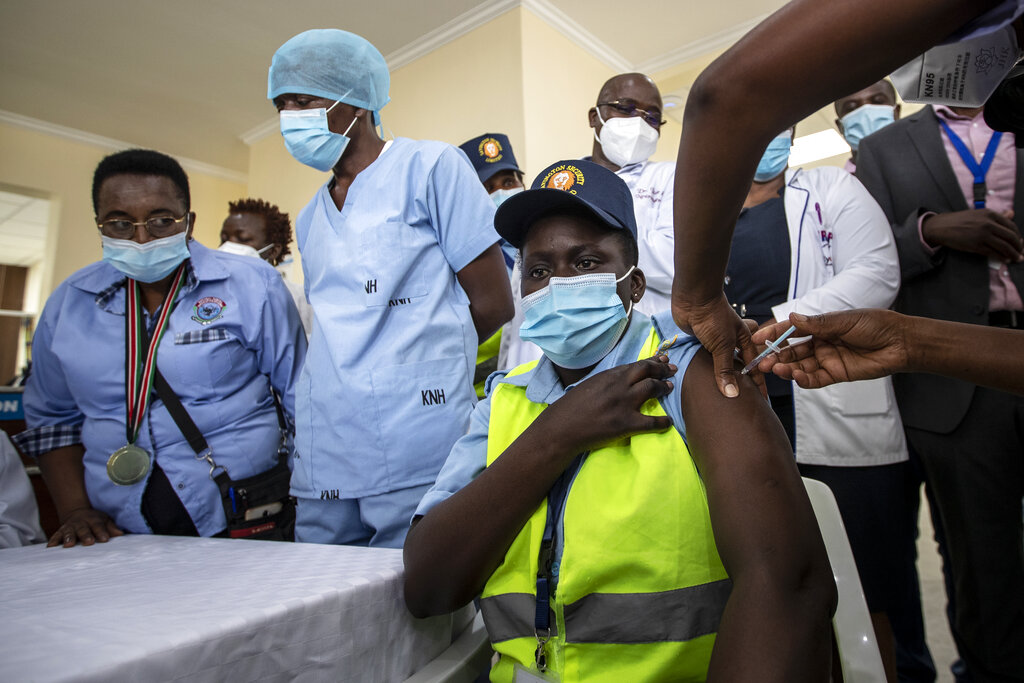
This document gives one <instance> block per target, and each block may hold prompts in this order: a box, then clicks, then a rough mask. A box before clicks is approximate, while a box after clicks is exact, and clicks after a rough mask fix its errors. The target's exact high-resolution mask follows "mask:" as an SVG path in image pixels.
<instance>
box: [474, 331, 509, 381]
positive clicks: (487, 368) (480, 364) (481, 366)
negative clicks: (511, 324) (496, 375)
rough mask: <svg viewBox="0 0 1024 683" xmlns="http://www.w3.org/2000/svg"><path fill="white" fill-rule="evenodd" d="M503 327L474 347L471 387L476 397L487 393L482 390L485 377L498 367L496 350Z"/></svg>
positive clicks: (499, 346)
mask: <svg viewBox="0 0 1024 683" xmlns="http://www.w3.org/2000/svg"><path fill="white" fill-rule="evenodd" d="M504 329H505V328H504V327H499V328H498V331H497V332H495V333H494V334H492V335H491V336H490V338H489V339H487V340H486V341H484V342H482V343H481V344H480V346H478V347H476V371H475V372H474V374H473V389H474V390H475V391H476V397H477V398H483V397H484V396H486V395H487V392H486V391H484V385H485V384H486V382H487V378H488V377H490V376H491V373H492V372H494V371H495V370H497V369H498V351H499V350H500V349H501V333H502V331H503V330H504Z"/></svg>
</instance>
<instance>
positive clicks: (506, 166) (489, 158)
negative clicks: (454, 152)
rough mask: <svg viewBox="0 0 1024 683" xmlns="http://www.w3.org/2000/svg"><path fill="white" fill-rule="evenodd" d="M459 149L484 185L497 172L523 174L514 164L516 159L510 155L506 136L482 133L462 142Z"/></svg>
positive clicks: (510, 148)
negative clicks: (506, 171)
mask: <svg viewBox="0 0 1024 683" xmlns="http://www.w3.org/2000/svg"><path fill="white" fill-rule="evenodd" d="M459 149H461V150H462V151H463V152H465V153H466V156H467V157H469V162H470V163H471V164H473V168H474V169H476V173H477V175H478V176H480V182H481V183H486V182H487V181H488V180H489V179H490V177H491V176H493V175H494V174H495V173H497V172H498V171H505V170H511V171H517V172H519V173H522V172H523V170H522V169H521V168H519V165H518V164H517V163H516V157H515V155H514V154H513V153H512V143H510V142H509V141H508V136H507V135H502V134H501V133H484V134H483V135H480V136H477V137H475V138H473V139H472V140H467V141H465V142H463V143H462V144H461V145H459Z"/></svg>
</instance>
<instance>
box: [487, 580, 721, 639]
mask: <svg viewBox="0 0 1024 683" xmlns="http://www.w3.org/2000/svg"><path fill="white" fill-rule="evenodd" d="M731 591H732V581H730V580H729V579H722V580H721V581H713V582H711V583H705V584H701V585H698V586H689V587H687V588H679V589H677V590H671V591H663V592H660V593H591V594H590V595H587V596H585V597H583V598H581V599H579V600H577V601H576V602H574V603H573V604H571V605H566V606H565V642H567V643H660V642H664V641H675V640H693V639H694V638H697V637H700V636H703V635H707V634H709V633H714V632H715V631H716V630H717V629H718V623H719V621H720V620H721V617H722V612H721V610H722V605H724V604H725V602H726V601H727V600H728V599H729V593H730V592H731ZM535 604H536V600H535V598H534V596H533V595H532V594H526V593H508V594H504V595H492V596H490V597H487V598H484V599H483V600H482V601H481V603H480V607H481V610H483V612H484V615H485V617H486V620H487V633H488V634H489V635H490V638H491V642H495V643H499V642H501V641H504V640H511V639H513V638H532V637H533V616H534V615H533V610H534V606H535ZM551 623H552V624H554V623H555V619H554V618H552V619H551ZM553 635H557V632H556V633H555V634H553Z"/></svg>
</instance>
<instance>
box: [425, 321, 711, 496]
mask: <svg viewBox="0 0 1024 683" xmlns="http://www.w3.org/2000/svg"><path fill="white" fill-rule="evenodd" d="M652 324H653V325H654V326H655V327H656V328H657V330H658V337H659V338H660V339H661V341H662V342H665V341H668V340H671V339H672V338H673V337H675V336H676V335H679V337H678V339H677V340H676V342H675V344H674V345H673V346H672V347H671V348H669V349H668V350H667V351H665V352H664V353H665V355H666V356H668V358H669V360H670V361H671V362H672V363H675V365H676V367H677V368H678V370H676V374H675V375H674V376H673V377H672V378H671V379H672V392H671V393H669V395H668V396H666V397H664V398H662V399H661V406H662V408H664V409H665V412H666V413H667V414H668V416H669V417H670V418H672V424H673V425H675V428H676V429H677V430H678V431H679V434H680V435H682V437H683V439H684V440H685V439H686V425H685V424H684V422H683V409H682V386H683V376H684V375H685V374H686V368H687V367H688V366H689V364H690V361H691V360H693V356H694V354H696V353H697V350H698V349H700V348H701V346H700V342H698V341H697V339H696V338H695V337H691V336H690V335H688V334H686V333H685V332H682V331H681V330H680V329H679V328H678V327H677V326H676V324H675V322H673V320H672V315H671V313H670V312H669V311H665V312H664V313H659V314H657V315H656V316H654V318H648V317H647V316H646V315H644V314H643V313H640V312H639V311H637V310H634V311H633V314H632V318H631V320H630V323H629V327H627V328H626V332H625V334H623V335H622V339H620V340H619V343H618V344H616V345H615V348H613V349H612V350H611V353H609V354H608V355H607V356H605V357H604V358H603V359H602V360H601V362H600V363H598V364H597V365H596V366H594V369H593V370H591V371H590V373H589V374H587V376H586V377H584V378H583V379H581V380H580V382H583V381H586V380H587V379H589V378H591V377H593V376H594V375H596V374H597V373H599V372H603V371H604V370H609V369H611V368H614V367H618V366H619V365H628V364H629V363H632V362H634V361H636V360H637V356H638V355H639V354H640V349H641V348H642V347H643V345H644V342H646V341H647V336H648V335H649V334H650V333H651V325H652ZM496 383H505V384H512V385H513V386H518V387H526V398H528V399H530V400H531V401H533V402H534V403H546V404H548V405H550V404H552V403H554V402H555V401H557V400H558V399H560V398H562V396H564V395H565V393H566V392H567V391H569V390H570V389H572V388H573V387H574V386H576V384H579V382H577V383H576V384H571V385H570V386H568V387H563V386H562V382H561V380H559V379H558V375H557V374H555V368H554V365H553V364H552V363H551V361H550V360H549V359H548V357H547V356H542V357H541V359H540V360H539V361H538V362H537V366H536V367H535V368H534V369H533V370H530V371H529V372H524V373H522V374H520V375H514V376H512V377H508V376H506V373H504V372H496V373H494V374H492V375H491V376H490V377H489V378H488V379H487V397H486V398H485V399H483V400H482V401H480V402H479V403H478V404H477V405H476V409H474V410H473V414H472V416H471V418H470V427H469V432H468V433H467V434H466V435H465V436H463V437H462V438H461V439H459V440H458V442H457V443H456V444H455V446H454V447H453V448H452V452H451V455H449V456H448V459H447V460H446V461H445V463H444V467H442V468H441V472H440V473H439V474H438V475H437V481H436V483H435V484H434V486H433V487H432V488H431V489H430V490H429V491H428V492H427V493H426V495H425V496H423V499H422V500H421V501H420V504H419V506H418V507H417V508H416V516H420V515H425V514H427V513H428V512H430V510H431V509H433V508H434V506H435V505H437V504H438V503H441V502H443V501H445V500H447V499H448V498H449V497H451V496H452V495H453V494H455V493H456V492H458V491H460V490H461V489H462V488H463V487H465V486H466V485H467V484H469V482H471V481H473V479H475V478H476V476H477V475H478V474H480V473H481V472H483V471H484V469H485V468H486V467H487V432H488V428H489V426H490V421H491V387H493V386H494V385H495V384H496Z"/></svg>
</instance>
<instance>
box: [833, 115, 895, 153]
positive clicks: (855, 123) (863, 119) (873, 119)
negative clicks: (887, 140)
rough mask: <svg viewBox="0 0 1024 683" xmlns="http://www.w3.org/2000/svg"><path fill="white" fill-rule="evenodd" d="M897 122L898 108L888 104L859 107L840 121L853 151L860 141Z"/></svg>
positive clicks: (844, 135)
mask: <svg viewBox="0 0 1024 683" xmlns="http://www.w3.org/2000/svg"><path fill="white" fill-rule="evenodd" d="M895 120H896V107H891V106H889V105H888V104H865V105H862V106H860V107H857V108H856V109H854V110H853V111H851V112H850V113H849V114H847V115H846V116H844V117H843V118H841V119H839V123H841V124H843V137H844V138H846V142H848V143H849V144H850V147H851V149H857V148H858V147H859V146H860V141H861V140H863V139H864V138H866V137H867V136H869V135H871V134H872V133H874V132H875V131H878V130H881V129H883V128H885V127H886V126H888V125H889V124H890V123H892V122H893V121H895Z"/></svg>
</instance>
